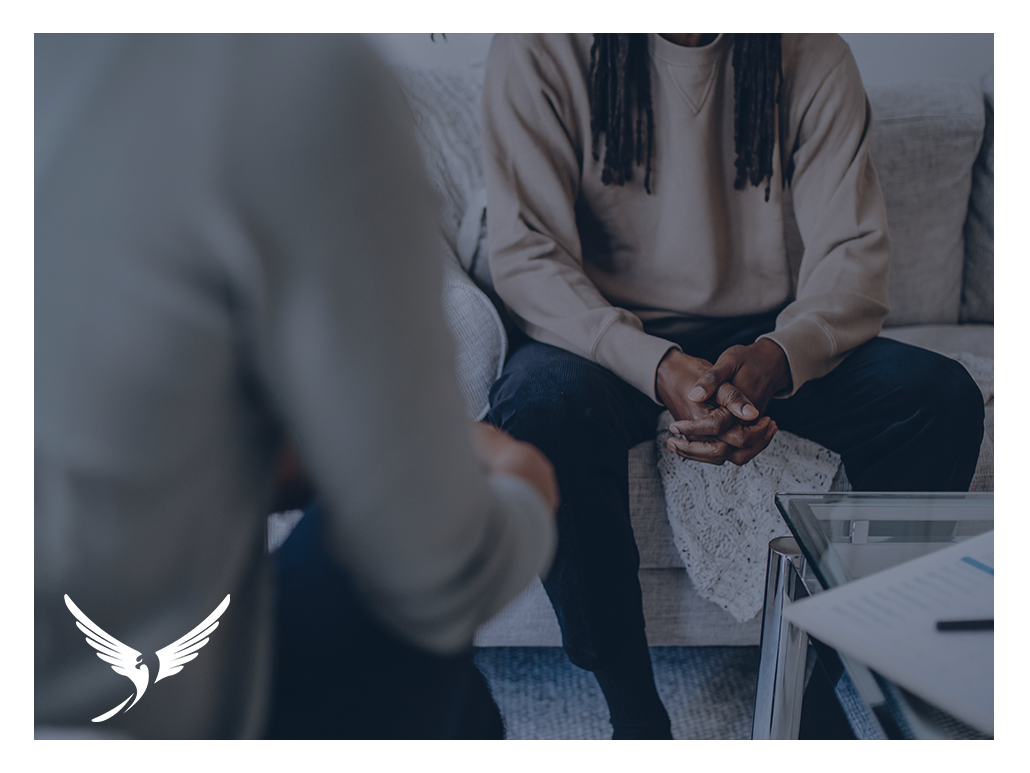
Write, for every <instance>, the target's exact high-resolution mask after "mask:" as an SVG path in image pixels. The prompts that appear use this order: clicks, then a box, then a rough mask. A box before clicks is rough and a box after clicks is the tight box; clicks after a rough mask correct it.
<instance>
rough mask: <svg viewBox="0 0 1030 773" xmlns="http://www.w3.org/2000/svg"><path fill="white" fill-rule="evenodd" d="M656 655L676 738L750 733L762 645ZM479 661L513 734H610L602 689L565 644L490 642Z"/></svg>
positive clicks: (659, 650) (665, 650)
mask: <svg viewBox="0 0 1030 773" xmlns="http://www.w3.org/2000/svg"><path fill="white" fill-rule="evenodd" d="M651 660H652V662H653V665H654V671H655V680H656V683H657V685H658V691H659V693H660V695H661V696H662V701H663V702H664V703H665V707H666V709H667V710H668V712H669V717H670V719H671V720H672V734H673V737H674V738H677V739H746V738H750V737H751V720H752V716H753V713H754V700H755V683H756V679H757V675H758V647H652V648H651ZM476 665H478V666H479V668H480V670H481V671H482V672H483V674H484V675H485V676H486V678H487V681H488V682H489V683H490V689H491V690H492V691H493V695H494V699H495V700H496V701H497V705H498V706H499V707H500V709H501V715H502V716H503V717H504V722H505V728H506V731H507V737H508V738H509V739H514V740H530V739H564V740H571V739H606V738H611V733H612V728H611V723H610V722H609V721H608V707H607V706H606V704H605V701H604V696H603V695H602V694H601V688H600V687H598V685H597V681H596V680H595V679H594V677H593V675H592V674H590V673H589V672H587V671H583V670H582V669H579V668H577V667H575V666H573V665H572V664H571V663H570V662H569V660H568V658H567V657H566V656H565V653H564V652H563V651H562V650H561V648H559V647H484V648H482V649H480V650H479V651H478V652H477V653H476Z"/></svg>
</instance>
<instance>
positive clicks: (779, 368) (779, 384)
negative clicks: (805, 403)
mask: <svg viewBox="0 0 1030 773" xmlns="http://www.w3.org/2000/svg"><path fill="white" fill-rule="evenodd" d="M752 346H754V347H755V348H756V349H757V350H758V351H759V352H760V353H761V357H762V360H763V362H765V363H766V367H767V368H768V370H767V372H768V373H770V374H771V375H772V379H771V384H772V387H773V390H772V394H774V395H778V394H781V393H783V392H789V391H790V389H791V386H792V384H793V378H792V376H791V373H790V362H789V361H788V360H787V353H786V352H785V351H784V350H783V348H782V347H781V346H780V345H779V344H778V343H776V342H775V341H773V340H772V339H771V338H760V339H758V340H757V341H755V343H754V344H752Z"/></svg>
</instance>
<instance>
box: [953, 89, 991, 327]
mask: <svg viewBox="0 0 1030 773" xmlns="http://www.w3.org/2000/svg"><path fill="white" fill-rule="evenodd" d="M980 87H981V88H982V89H983V92H984V107H985V110H986V121H987V127H986V129H985V130H984V140H983V145H982V146H981V148H980V155H979V156H978V157H977V159H976V164H975V165H974V166H973V189H972V193H971V194H970V197H969V217H968V218H967V219H966V230H965V235H966V266H965V275H964V277H963V280H962V309H961V312H960V314H961V320H962V321H963V322H994V74H993V73H991V74H990V75H987V76H985V77H984V79H983V80H982V81H980Z"/></svg>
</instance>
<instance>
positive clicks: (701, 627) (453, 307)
mask: <svg viewBox="0 0 1030 773" xmlns="http://www.w3.org/2000/svg"><path fill="white" fill-rule="evenodd" d="M398 74H399V76H400V79H401V83H402V86H403V88H404V91H405V94H406V96H407V97H408V100H409V103H410V104H411V107H412V110H413V113H414V116H415V121H416V125H417V131H418V138H419V142H420V144H421V147H422V149H423V153H424V156H425V159H426V167H427V170H428V172H429V175H430V177H431V179H432V181H433V183H434V185H435V186H436V188H437V189H438V191H439V192H440V194H441V198H442V204H443V214H442V220H441V224H442V231H443V237H444V240H445V241H446V242H447V251H448V252H449V253H450V254H451V256H452V257H451V258H450V261H449V271H448V274H447V279H446V282H445V289H444V305H445V309H446V310H447V314H448V319H449V322H450V325H451V328H452V331H453V332H454V334H455V339H456V342H457V347H458V366H459V379H460V383H461V386H462V389H463V391H464V393H465V397H466V400H467V402H468V408H469V414H470V415H471V416H473V417H475V418H481V417H482V416H483V415H484V414H485V410H486V395H487V392H488V390H489V387H490V385H491V384H492V382H493V380H494V379H495V378H496V377H497V375H498V373H499V371H500V368H501V367H502V366H503V362H504V356H505V353H506V336H505V328H504V323H503V321H502V315H500V314H498V312H497V309H496V308H495V307H494V303H495V302H497V298H496V296H495V295H494V294H493V291H492V286H491V283H490V277H489V268H488V265H487V260H486V250H487V247H486V239H485V235H486V218H485V194H484V192H483V171H482V161H481V159H480V155H479V154H480V134H479V103H480V92H481V89H482V67H481V66H471V67H467V68H447V69H430V68H414V67H407V68H400V69H399V71H398ZM993 91H994V86H993V76H992V75H989V76H986V77H985V78H984V79H983V81H982V82H981V84H980V86H979V87H977V86H976V85H972V84H969V83H965V82H927V83H918V84H912V85H910V86H904V87H895V88H890V89H881V90H871V91H870V93H869V98H870V102H871V104H872V109H873V114H874V130H873V157H874V161H875V163H876V166H877V170H878V173H879V175H880V181H881V184H882V187H883V191H884V195H885V197H886V202H887V211H888V220H889V228H890V235H891V241H892V245H893V250H894V259H893V263H892V268H891V287H890V292H891V313H890V316H889V317H888V319H887V322H886V325H885V329H884V332H883V335H884V336H887V337H890V338H895V339H898V340H901V341H905V342H907V343H911V344H915V345H918V346H924V347H926V348H928V349H933V350H935V351H938V352H941V353H943V354H947V355H951V356H958V358H959V359H960V361H963V364H967V367H969V365H968V363H967V360H968V361H974V362H978V363H979V365H980V371H981V372H980V374H979V376H980V378H979V381H980V383H981V386H982V388H983V389H984V396H985V403H986V407H987V410H986V423H985V424H986V425H985V433H984V441H983V446H982V448H981V457H980V463H979V466H978V469H977V473H976V476H975V478H974V481H973V485H972V486H971V488H972V489H973V490H981V491H985V490H986V491H990V490H993V488H994V480H993V434H994V431H993V430H994V407H993V391H992V390H993V356H994V329H993V323H994V237H993V233H994V231H993V229H994V177H993V169H994V150H993V100H994V94H993ZM787 220H788V222H790V223H792V219H791V218H789V217H788V218H787ZM786 238H787V243H788V247H789V252H790V254H791V255H792V257H793V259H794V260H795V261H799V260H800V255H801V250H802V245H801V241H800V238H799V237H798V234H797V232H796V228H791V227H788V232H787V234H786ZM491 299H492V300H491ZM961 353H966V354H967V355H973V357H965V358H964V357H963V356H962V354H961ZM977 358H988V360H989V362H988V363H987V367H986V376H985V375H984V372H983V371H984V370H985V368H984V367H983V364H984V360H982V359H979V360H978V359H977ZM657 453H658V452H657V450H656V445H655V443H653V442H648V443H642V444H641V445H639V446H637V447H636V448H634V449H633V450H632V451H631V453H630V456H629V474H630V500H631V510H632V517H633V528H634V531H635V534H636V537H637V542H638V544H639V547H640V553H641V569H640V580H641V585H642V587H643V592H644V608H645V614H646V617H647V634H648V639H649V641H650V643H651V645H652V646H661V645H691V646H693V645H751V644H757V643H758V641H759V635H760V625H761V619H760V618H761V615H758V616H757V617H753V618H752V619H750V620H748V621H745V622H738V621H737V620H736V619H734V617H733V616H731V615H730V614H729V613H728V612H727V611H725V609H723V608H720V607H719V606H717V605H716V604H714V603H712V602H710V601H706V600H704V599H702V598H701V597H700V596H699V595H698V594H697V593H696V592H695V591H694V588H693V586H692V584H691V580H690V578H689V576H688V574H687V572H686V571H685V569H684V563H683V560H682V559H681V557H680V555H679V553H678V552H677V550H676V548H675V546H674V544H673V535H672V531H671V528H670V524H669V519H668V517H667V515H666V503H665V497H664V495H663V487H662V479H661V477H660V476H659V473H658V469H657V464H656V462H657ZM723 469H724V468H716V467H706V469H705V470H704V471H703V474H704V475H705V476H708V475H711V476H717V475H720V474H723V473H722V470H723ZM832 488H834V489H847V488H848V484H847V479H846V474H844V471H843V470H839V471H838V474H837V475H836V477H835V478H834V480H833V484H832ZM769 507H772V503H771V502H770V503H769ZM476 642H477V644H479V645H481V646H500V645H517V646H533V645H538V646H558V645H560V644H561V634H560V631H559V629H558V624H557V621H556V620H555V617H554V613H553V611H552V610H551V607H550V604H549V603H548V601H547V598H546V596H545V594H544V592H543V588H542V586H541V585H540V583H539V582H538V581H537V582H534V584H533V585H532V586H530V587H529V588H528V589H527V591H526V592H525V593H523V594H522V596H520V597H519V598H517V599H516V600H515V601H513V602H512V603H511V604H510V605H509V606H508V607H507V608H506V609H504V610H503V611H502V612H501V613H500V614H499V615H497V617H495V618H494V619H493V620H492V621H490V622H489V623H487V624H486V625H484V626H483V627H482V628H481V629H480V631H479V632H478V634H477V638H476Z"/></svg>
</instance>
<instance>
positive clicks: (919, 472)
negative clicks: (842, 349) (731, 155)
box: [489, 315, 984, 671]
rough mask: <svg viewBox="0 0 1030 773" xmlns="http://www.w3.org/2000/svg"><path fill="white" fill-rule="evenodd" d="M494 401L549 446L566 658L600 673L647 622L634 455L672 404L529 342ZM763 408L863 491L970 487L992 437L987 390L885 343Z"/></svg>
mask: <svg viewBox="0 0 1030 773" xmlns="http://www.w3.org/2000/svg"><path fill="white" fill-rule="evenodd" d="M774 319H775V316H774V315H763V316H759V317H753V318H746V319H738V320H730V321H726V322H721V323H718V324H715V325H713V326H711V328H709V329H708V330H706V331H705V332H704V333H703V334H693V335H692V336H690V337H686V338H684V340H676V339H671V340H674V341H675V342H676V343H678V344H679V345H680V346H682V348H683V350H684V351H685V352H687V353H688V354H691V355H694V356H698V357H703V358H705V359H707V360H709V361H712V362H714V361H715V360H716V359H717V358H718V356H719V354H720V353H721V352H722V351H723V350H725V349H726V348H728V347H729V346H732V345H734V344H738V343H739V344H749V343H752V342H754V340H755V338H756V337H757V336H758V335H760V334H761V333H764V332H767V331H769V330H771V329H772V327H773V324H774ZM490 406H491V407H490V414H489V419H490V421H491V422H492V423H493V424H495V425H497V426H499V427H502V428H503V429H505V430H507V431H508V432H509V433H511V434H512V435H514V436H515V437H516V438H518V439H520V440H525V441H527V442H530V443H532V444H534V445H535V446H537V447H538V448H540V449H541V450H542V451H543V452H544V454H545V455H546V456H547V458H548V459H550V460H551V462H552V463H553V464H554V466H555V471H556V473H557V476H558V485H559V488H560V493H561V508H560V510H559V512H558V549H557V554H556V556H555V560H554V564H553V565H552V568H551V571H550V573H549V574H548V576H547V578H546V579H545V581H544V588H545V589H546V591H547V594H548V596H549V597H550V599H551V603H552V605H553V606H554V609H555V613H556V614H557V617H558V622H559V624H560V625H561V629H562V638H563V643H564V646H565V650H566V652H567V653H568V655H569V658H570V659H571V660H572V662H573V663H575V664H576V665H577V666H580V667H581V668H585V669H588V670H591V671H596V670H598V669H601V668H604V667H605V666H606V665H608V664H609V663H610V662H611V661H612V659H613V658H614V657H615V655H616V654H618V652H619V650H620V649H621V648H622V647H623V646H624V645H625V644H626V643H627V642H628V641H630V640H631V638H632V636H633V635H634V634H635V633H637V632H639V631H640V630H642V629H643V627H644V615H643V608H642V603H641V593H640V584H639V581H638V579H637V570H638V568H639V564H640V558H639V555H638V552H637V547H636V543H635V541H634V538H633V530H632V527H631V525H630V515H629V480H628V452H629V449H630V448H632V447H633V446H635V445H637V444H638V443H641V442H643V441H645V440H649V439H652V438H654V437H655V434H656V424H657V417H658V414H659V413H661V411H662V410H663V409H662V407H661V406H659V405H656V404H655V403H654V402H653V401H652V400H651V399H650V398H649V397H647V396H646V395H644V394H643V393H641V392H640V391H638V390H636V389H635V388H633V387H631V386H630V385H629V384H627V383H626V382H625V381H623V380H622V379H620V378H618V377H617V376H615V375H614V374H613V373H612V372H611V371H609V370H607V369H605V368H603V367H601V366H600V365H597V364H595V363H593V362H590V361H588V360H586V359H584V358H582V357H579V356H577V355H575V354H571V353H569V352H567V351H565V350H563V349H559V348H556V347H553V346H548V345H546V344H541V343H538V342H535V341H529V340H528V339H525V338H524V337H523V338H522V341H521V343H519V344H518V345H517V347H516V348H515V350H514V352H513V354H512V355H511V357H510V359H509V360H508V362H507V364H506V366H505V368H504V372H503V374H502V375H501V378H500V379H499V380H498V381H497V383H496V384H495V385H494V387H493V389H492V391H491V394H490ZM768 413H769V415H770V416H772V417H773V418H774V419H775V420H776V423H777V424H778V426H779V428H780V429H781V430H786V431H788V432H791V433H793V434H796V435H800V436H801V437H805V438H809V439H811V440H815V441H816V442H818V443H821V444H822V445H824V446H826V447H827V448H829V449H831V450H833V451H835V452H837V453H838V454H840V456H841V459H842V461H843V463H844V467H845V470H846V472H847V474H848V478H849V480H850V481H851V483H852V486H853V487H854V488H855V490H859V491H960V490H966V489H968V487H969V482H970V480H972V476H973V472H974V470H975V468H976V461H977V458H978V455H979V452H980V441H981V438H982V435H983V418H984V411H983V399H982V397H981V394H980V390H979V389H978V387H977V386H976V383H975V382H974V381H973V380H972V378H971V377H970V376H969V374H968V373H967V372H966V370H965V369H964V368H963V367H962V366H961V365H960V364H959V363H957V362H955V361H954V360H951V359H948V358H946V357H942V356H940V355H937V354H934V353H932V352H929V351H927V350H925V349H919V348H916V347H912V346H907V345H905V344H900V343H897V342H895V341H890V340H887V339H883V338H876V339H873V340H872V341H869V342H867V343H866V344H864V345H862V346H860V347H858V348H857V349H856V350H855V351H853V352H852V353H851V354H850V355H849V356H848V357H847V358H845V360H844V361H843V363H841V364H840V365H839V366H838V367H837V368H835V369H834V370H833V371H832V372H831V373H830V374H828V375H827V376H825V377H823V378H821V379H817V380H815V381H811V382H809V383H807V384H804V385H803V386H802V387H801V388H800V389H799V390H798V391H797V393H795V394H794V395H793V396H792V397H790V398H788V399H786V400H774V401H773V402H772V403H771V404H770V406H769V408H768ZM684 464H692V462H687V461H684ZM770 506H771V503H770Z"/></svg>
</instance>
